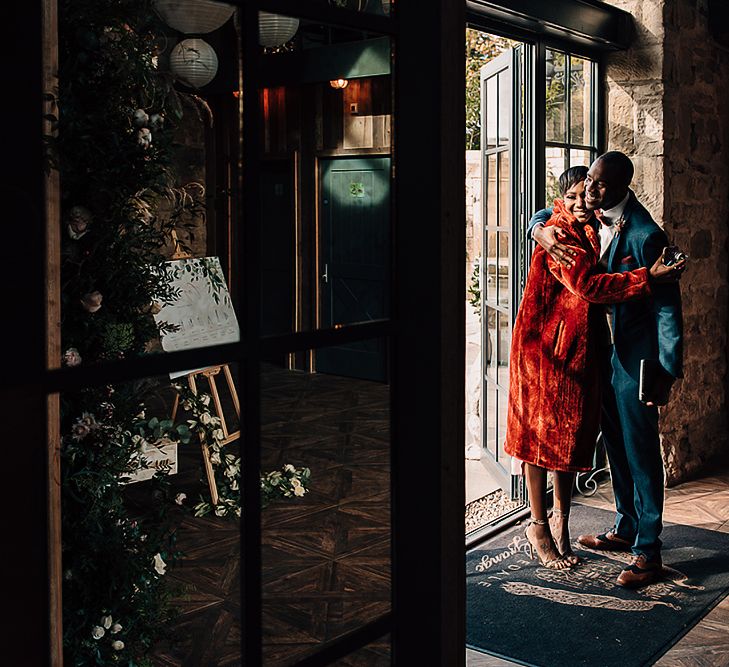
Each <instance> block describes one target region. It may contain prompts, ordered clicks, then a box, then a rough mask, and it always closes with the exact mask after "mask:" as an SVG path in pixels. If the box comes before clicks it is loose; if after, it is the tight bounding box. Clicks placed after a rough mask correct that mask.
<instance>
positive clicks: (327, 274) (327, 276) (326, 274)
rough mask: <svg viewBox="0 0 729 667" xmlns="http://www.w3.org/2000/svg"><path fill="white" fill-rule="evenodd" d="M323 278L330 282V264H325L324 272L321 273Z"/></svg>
mask: <svg viewBox="0 0 729 667" xmlns="http://www.w3.org/2000/svg"><path fill="white" fill-rule="evenodd" d="M321 279H322V280H323V281H324V282H325V283H328V282H329V264H325V265H324V273H322V274H321Z"/></svg>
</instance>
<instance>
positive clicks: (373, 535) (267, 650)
mask: <svg viewBox="0 0 729 667" xmlns="http://www.w3.org/2000/svg"><path fill="white" fill-rule="evenodd" d="M388 406H389V391H388V387H387V386H386V385H383V384H379V383H373V382H367V381H362V380H354V379H349V378H340V377H334V376H327V375H309V374H304V373H295V372H288V371H283V370H280V369H276V368H274V367H269V368H267V369H266V372H265V375H264V376H263V377H262V424H261V430H262V441H261V446H262V469H263V470H264V471H268V470H273V469H278V468H280V467H281V466H282V465H284V464H286V463H291V464H293V465H295V466H307V467H309V468H310V469H311V472H312V477H311V484H310V492H309V493H308V494H307V495H306V496H304V497H303V498H298V499H292V500H290V501H285V502H277V503H274V504H272V505H270V506H269V507H267V508H266V509H265V510H264V512H263V517H262V525H263V533H262V542H263V552H262V561H263V572H262V576H263V642H264V646H263V651H264V664H266V665H272V666H275V665H290V664H293V663H294V662H295V661H296V660H297V659H299V658H302V657H304V656H306V655H308V654H310V653H312V652H313V651H314V650H316V649H317V648H318V647H320V646H321V645H323V644H324V643H326V642H328V641H330V640H332V639H335V638H337V637H339V636H341V635H342V634H344V633H346V632H349V631H350V630H353V629H355V628H357V627H359V626H360V625H362V624H363V623H365V622H367V621H370V620H374V619H375V618H377V617H378V616H380V615H382V614H383V613H385V612H387V611H389V609H390V542H389V533H390V528H389V514H390V498H389V495H390V494H389V485H390V472H389V432H388V428H389V407H388ZM198 459H199V454H198V451H197V449H196V448H195V447H194V446H190V447H189V448H187V449H186V450H185V451H181V452H180V467H181V469H180V473H179V474H178V475H177V476H176V477H175V485H176V486H177V488H178V489H179V490H181V491H184V492H185V493H187V495H188V499H187V501H186V502H187V503H190V501H191V500H194V499H195V498H196V496H197V493H198V488H199V487H198V481H197V480H198V478H199V475H200V471H199V460H198ZM178 540H179V547H180V549H181V550H182V551H183V552H184V554H185V556H184V559H183V561H182V562H181V563H180V564H179V565H178V566H177V567H175V568H174V569H172V570H171V571H170V574H169V577H170V581H171V583H175V584H178V585H179V586H180V587H182V589H183V590H184V592H183V594H181V595H180V596H178V598H177V605H178V607H179V609H180V612H181V613H180V617H179V620H178V622H177V624H176V626H175V627H174V628H172V638H171V639H170V640H169V641H165V642H163V643H161V644H160V646H159V647H158V649H157V651H156V655H155V664H157V665H160V666H164V667H173V666H175V667H188V666H189V667H207V666H220V667H223V666H225V667H227V666H232V665H240V664H241V660H240V652H239V646H240V639H241V624H240V619H241V610H240V593H239V590H240V552H239V545H238V527H237V524H236V523H235V522H234V521H231V520H228V519H218V518H215V517H210V516H208V517H204V518H195V517H193V516H191V514H189V513H187V514H183V513H181V517H180V525H179V529H178ZM338 664H341V665H342V667H348V666H352V667H358V666H359V665H375V666H376V665H386V664H389V640H387V639H383V640H382V641H379V642H376V643H375V644H373V645H371V646H368V647H366V648H365V649H362V650H361V651H359V652H358V653H356V654H354V655H352V656H350V657H349V658H348V659H347V660H346V661H343V662H341V663H338Z"/></svg>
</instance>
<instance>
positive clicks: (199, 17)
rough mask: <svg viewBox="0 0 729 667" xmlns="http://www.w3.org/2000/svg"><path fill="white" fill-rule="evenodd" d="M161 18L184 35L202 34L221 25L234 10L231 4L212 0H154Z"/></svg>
mask: <svg viewBox="0 0 729 667" xmlns="http://www.w3.org/2000/svg"><path fill="white" fill-rule="evenodd" d="M154 8H155V9H156V10H157V13H158V14H159V15H160V17H161V18H162V20H163V21H164V22H165V23H166V24H167V25H168V26H170V28H174V29H175V30H178V31H179V32H184V33H185V34H186V35H190V34H195V35H203V34H205V33H208V32H212V31H213V30H217V29H218V28H219V27H220V26H222V25H223V24H224V23H225V22H226V21H227V20H228V19H229V18H230V17H231V16H233V12H234V11H235V7H234V6H233V5H229V4H227V3H225V2H214V1H213V0H154Z"/></svg>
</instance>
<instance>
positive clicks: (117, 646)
mask: <svg viewBox="0 0 729 667" xmlns="http://www.w3.org/2000/svg"><path fill="white" fill-rule="evenodd" d="M111 648H113V649H114V650H115V651H121V650H122V649H123V648H124V642H123V641H121V639H117V640H116V641H113V642H111Z"/></svg>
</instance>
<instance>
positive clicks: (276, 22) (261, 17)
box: [258, 12, 299, 46]
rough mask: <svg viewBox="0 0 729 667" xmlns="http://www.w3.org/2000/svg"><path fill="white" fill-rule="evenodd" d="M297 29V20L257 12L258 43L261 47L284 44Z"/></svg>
mask: <svg viewBox="0 0 729 667" xmlns="http://www.w3.org/2000/svg"><path fill="white" fill-rule="evenodd" d="M298 29H299V19H295V18H291V17H290V16H281V15H280V14H269V13H268V12H258V42H259V44H260V45H261V46H281V45H282V44H286V42H288V41H289V40H290V39H291V38H292V37H293V36H294V35H295V34H296V31H297V30H298Z"/></svg>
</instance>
